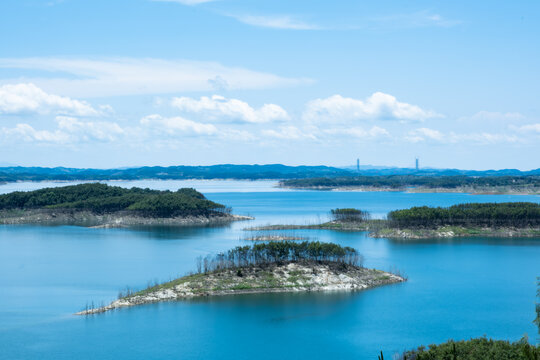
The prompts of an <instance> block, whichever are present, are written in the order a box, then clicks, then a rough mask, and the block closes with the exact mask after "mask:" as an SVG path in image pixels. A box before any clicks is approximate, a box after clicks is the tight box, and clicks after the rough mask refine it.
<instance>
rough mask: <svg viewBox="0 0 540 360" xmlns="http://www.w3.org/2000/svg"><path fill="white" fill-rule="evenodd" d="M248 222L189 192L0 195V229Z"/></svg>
mask: <svg viewBox="0 0 540 360" xmlns="http://www.w3.org/2000/svg"><path fill="white" fill-rule="evenodd" d="M244 219H249V218H248V217H243V216H237V215H233V214H231V209H230V208H228V207H226V206H225V205H222V204H218V203H215V202H213V201H210V200H208V199H206V198H205V197H204V195H203V194H201V193H199V192H197V191H196V190H194V189H188V188H184V189H179V190H177V191H168V190H166V191H160V190H151V189H141V188H136V187H134V188H131V189H126V188H122V187H119V186H109V185H106V184H100V183H88V184H79V185H73V186H64V187H56V188H44V189H40V190H35V191H29V192H22V191H16V192H12V193H9V194H4V195H0V224H25V223H32V224H61V225H80V226H101V227H118V226H136V225H199V224H219V223H227V222H230V221H234V220H244Z"/></svg>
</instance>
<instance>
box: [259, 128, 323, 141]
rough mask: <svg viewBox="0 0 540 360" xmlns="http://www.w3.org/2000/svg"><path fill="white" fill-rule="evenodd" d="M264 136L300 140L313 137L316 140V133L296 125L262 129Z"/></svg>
mask: <svg viewBox="0 0 540 360" xmlns="http://www.w3.org/2000/svg"><path fill="white" fill-rule="evenodd" d="M262 134H263V136H265V137H268V138H275V139H281V140H300V139H311V140H316V139H317V138H316V137H315V135H313V134H311V133H309V132H304V131H302V130H300V129H299V128H297V127H296V126H281V127H280V128H279V130H273V129H267V130H263V131H262Z"/></svg>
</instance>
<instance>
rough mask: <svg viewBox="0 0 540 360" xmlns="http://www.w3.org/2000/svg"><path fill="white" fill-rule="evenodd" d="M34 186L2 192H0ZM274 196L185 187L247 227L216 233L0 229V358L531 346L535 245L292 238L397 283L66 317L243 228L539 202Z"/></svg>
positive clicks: (229, 241)
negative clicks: (358, 261)
mask: <svg viewBox="0 0 540 360" xmlns="http://www.w3.org/2000/svg"><path fill="white" fill-rule="evenodd" d="M115 184H118V185H121V186H143V187H147V186H148V187H153V188H160V189H163V188H171V189H173V188H176V187H178V186H185V185H186V183H185V182H168V181H161V182H145V181H140V182H129V183H128V182H126V183H124V182H121V183H118V182H116V183H115ZM43 185H45V184H41V183H40V184H26V183H21V184H9V185H3V186H0V192H6V191H11V190H13V189H14V188H15V189H23V188H24V189H32V188H36V187H40V186H43ZM47 185H48V184H47ZM273 185H274V183H272V182H228V183H227V182H211V181H210V182H208V181H206V182H190V183H189V185H188V186H193V187H196V188H198V189H200V190H201V191H203V192H205V193H206V194H207V196H208V197H209V198H210V199H212V200H215V201H218V202H221V203H224V204H227V205H230V206H232V207H233V208H234V210H235V213H239V214H251V215H253V216H255V217H256V218H257V220H255V221H250V222H242V223H235V224H232V225H230V226H225V227H213V228H184V229H164V228H155V229H139V230H136V229H134V230H127V229H86V228H78V227H68V226H59V227H37V226H0V294H1V295H0V354H1V355H0V358H2V359H4V358H5V359H73V358H77V359H96V358H99V359H133V358H139V359H163V358H175V359H253V358H257V359H276V358H283V359H306V358H309V359H328V358H335V359H337V358H339V359H376V355H377V353H378V351H380V350H384V351H385V354H386V355H388V357H390V355H392V354H394V353H396V352H400V351H402V350H404V349H408V348H411V347H414V346H416V345H420V344H430V343H436V342H442V341H445V340H447V339H448V338H454V339H466V338H470V337H473V336H482V335H487V336H489V337H494V338H501V339H510V340H517V339H519V338H520V337H521V336H523V335H524V334H525V333H527V334H529V335H530V337H531V338H532V339H536V338H537V335H536V328H535V326H534V325H533V324H532V319H533V318H534V302H535V292H536V286H535V279H536V276H540V239H457V240H433V241H417V242H400V241H389V240H387V239H371V238H369V237H367V236H366V234H364V233H346V232H331V231H324V230H321V231H310V230H303V231H298V230H297V231H291V233H294V234H300V235H303V236H308V237H310V238H311V239H316V240H321V241H334V242H337V243H340V244H344V245H348V246H353V247H355V248H357V249H358V250H359V251H360V252H361V253H362V254H363V255H364V256H365V259H366V261H365V263H366V266H368V267H376V268H380V269H385V270H389V269H393V268H395V269H399V270H400V271H401V272H404V273H405V274H406V275H407V276H408V277H409V281H408V282H406V283H403V284H398V285H392V286H386V287H381V288H377V289H372V290H368V291H364V292H358V293H352V294H351V293H317V294H270V295H244V296H230V297H222V298H212V299H204V300H191V301H180V302H172V303H161V304H153V305H146V306H141V307H136V308H130V309H123V310H120V311H115V312H110V313H105V314H101V315H98V316H92V317H77V316H73V315H72V313H74V312H76V311H78V310H80V309H82V308H83V307H84V306H85V304H87V303H90V302H92V301H93V302H94V303H95V304H99V303H100V302H105V303H106V302H109V301H111V300H113V299H114V298H115V297H116V295H117V292H118V291H119V290H121V289H123V288H125V287H126V286H130V287H132V288H141V287H144V286H146V284H147V282H149V281H155V280H157V281H165V280H168V279H170V278H174V277H176V276H178V275H182V274H185V273H186V272H188V271H190V270H193V268H194V261H193V259H194V258H195V257H197V256H198V255H205V254H207V253H215V252H218V251H222V250H225V249H228V248H230V247H231V246H236V245H239V244H245V243H246V241H245V240H243V238H245V237H246V236H247V234H246V233H245V232H243V231H242V228H244V227H245V226H251V225H256V224H266V223H299V224H304V223H314V222H317V221H322V220H324V219H326V216H327V213H328V210H329V209H331V208H335V207H353V206H354V207H359V208H363V209H366V210H369V211H371V212H372V213H374V214H375V215H376V216H383V215H384V214H385V213H386V212H387V211H389V210H393V209H396V208H405V207H409V206H413V205H443V206H446V205H451V204H455V203H460V202H487V201H535V202H540V197H538V196H480V195H476V196H471V195H465V194H405V193H362V192H350V193H347V192H311V191H280V190H279V189H276V188H274V187H273ZM8 187H9V189H8ZM227 190H228V191H227Z"/></svg>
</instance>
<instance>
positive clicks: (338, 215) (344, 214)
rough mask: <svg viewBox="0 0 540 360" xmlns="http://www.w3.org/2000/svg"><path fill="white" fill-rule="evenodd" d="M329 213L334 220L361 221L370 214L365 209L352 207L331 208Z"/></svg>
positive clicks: (366, 218)
mask: <svg viewBox="0 0 540 360" xmlns="http://www.w3.org/2000/svg"><path fill="white" fill-rule="evenodd" d="M330 214H331V215H332V218H333V219H334V220H335V221H341V222H357V223H358V222H362V221H366V220H369V218H370V215H369V213H368V212H367V211H362V210H358V209H353V208H343V209H333V210H330Z"/></svg>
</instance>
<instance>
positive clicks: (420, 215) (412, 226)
mask: <svg viewBox="0 0 540 360" xmlns="http://www.w3.org/2000/svg"><path fill="white" fill-rule="evenodd" d="M331 216H332V220H331V221H328V222H325V223H322V224H313V225H268V226H259V227H251V228H246V229H245V230H248V231H259V232H261V231H274V232H275V231H277V230H294V229H326V230H341V231H367V232H369V236H371V237H375V238H393V239H432V238H452V237H540V204H538V203H530V202H507V203H468V204H457V205H453V206H450V207H429V206H420V207H412V208H410V209H402V210H395V211H391V212H389V213H388V214H387V216H386V219H371V218H370V215H369V213H368V212H366V211H362V210H359V209H354V208H345V209H334V210H331Z"/></svg>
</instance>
